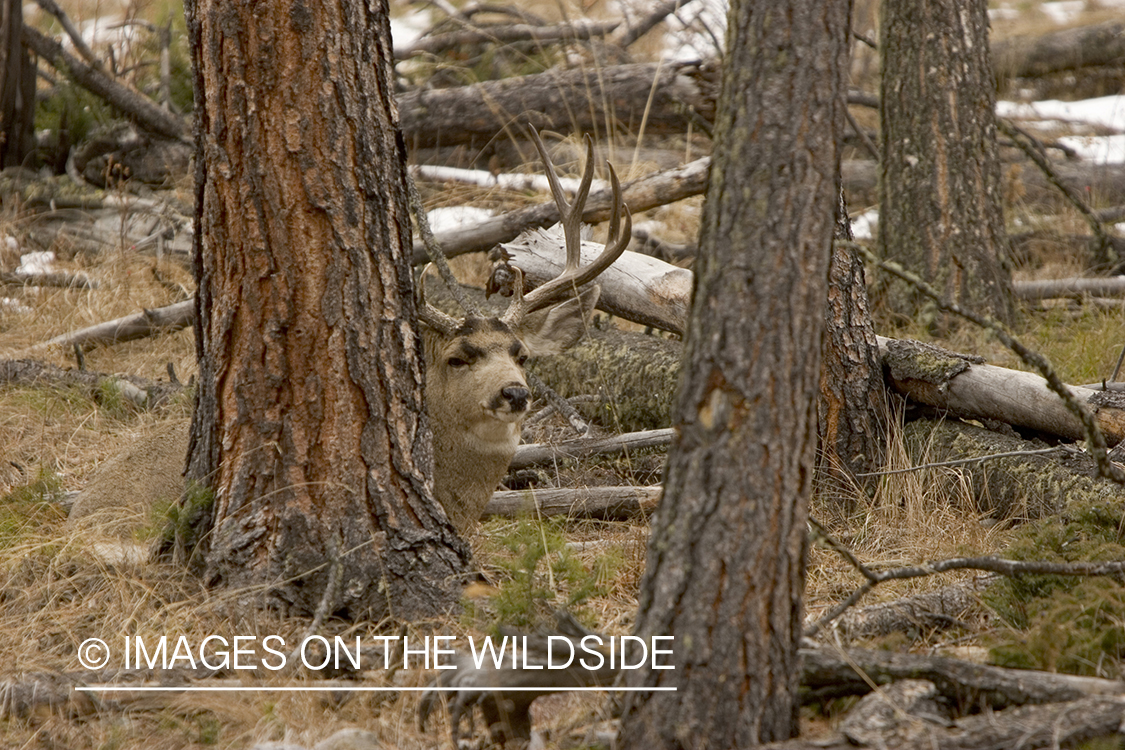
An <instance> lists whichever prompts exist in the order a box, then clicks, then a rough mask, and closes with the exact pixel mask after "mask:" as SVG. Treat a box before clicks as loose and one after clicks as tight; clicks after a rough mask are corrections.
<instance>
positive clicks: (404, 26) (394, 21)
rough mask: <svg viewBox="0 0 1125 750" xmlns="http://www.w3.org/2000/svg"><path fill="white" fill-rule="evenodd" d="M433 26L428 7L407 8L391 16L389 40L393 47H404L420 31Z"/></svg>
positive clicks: (413, 39) (412, 42) (414, 39)
mask: <svg viewBox="0 0 1125 750" xmlns="http://www.w3.org/2000/svg"><path fill="white" fill-rule="evenodd" d="M431 26H433V21H432V20H431V17H430V12H429V10H428V9H420V10H413V9H412V10H408V11H406V12H405V13H403V14H402V15H400V16H398V17H397V18H396V17H392V18H391V41H392V42H393V43H394V46H395V49H405V48H406V47H409V46H410V45H412V44H414V42H416V41H418V38H419V37H421V36H422V32H423V31H425V30H426V29H428V28H430V27H431Z"/></svg>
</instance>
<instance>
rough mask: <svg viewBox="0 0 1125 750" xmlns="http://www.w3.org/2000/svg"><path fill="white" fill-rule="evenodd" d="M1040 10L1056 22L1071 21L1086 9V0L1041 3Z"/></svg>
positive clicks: (1057, 0) (1060, 0) (1061, 0)
mask: <svg viewBox="0 0 1125 750" xmlns="http://www.w3.org/2000/svg"><path fill="white" fill-rule="evenodd" d="M1039 10H1041V11H1043V14H1044V15H1045V16H1047V17H1048V18H1050V19H1051V20H1052V21H1054V22H1055V23H1058V24H1064V23H1070V22H1071V21H1073V20H1074V19H1076V18H1078V16H1079V15H1080V14H1081V13H1082V11H1084V10H1086V0H1056V2H1051V3H1040V5H1039Z"/></svg>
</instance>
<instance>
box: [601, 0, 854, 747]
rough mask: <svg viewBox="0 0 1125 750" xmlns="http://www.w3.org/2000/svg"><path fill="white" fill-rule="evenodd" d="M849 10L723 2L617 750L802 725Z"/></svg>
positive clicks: (727, 741) (714, 740)
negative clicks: (696, 250) (669, 437)
mask: <svg viewBox="0 0 1125 750" xmlns="http://www.w3.org/2000/svg"><path fill="white" fill-rule="evenodd" d="M850 10H851V3H849V2H846V1H845V2H819V1H817V2H813V1H812V0H792V1H790V2H783V1H781V0H775V1H773V2H743V1H740V0H736V1H735V2H732V3H731V6H730V13H729V16H728V24H729V26H728V28H729V29H730V31H729V32H728V42H729V44H730V48H729V50H728V53H727V57H726V58H725V60H724V68H723V90H722V94H721V98H720V106H719V107H718V109H717V112H718V115H717V122H716V129H715V130H716V134H715V135H716V138H715V151H714V168H713V169H712V170H711V181H710V184H709V189H708V196H707V201H706V204H705V206H704V215H703V225H702V229H701V237H700V243H699V244H700V255H699V258H698V259H697V261H696V264H697V265H696V278H695V287H694V302H693V309H692V313H691V316H690V318H689V323H688V328H687V330H688V334H687V344H686V352H685V356H684V367H685V372H684V379H683V381H682V384H681V387H680V390H679V393H678V395H677V398H676V402H675V404H676V405H675V409H674V412H673V414H674V417H673V423H674V424H675V425H676V427H677V438H676V440H675V442H674V443H673V446H672V449H671V452H670V455H669V459H668V465H667V469H666V478H665V485H664V496H663V499H662V500H661V504H660V508H659V510H658V511H657V514H656V517H655V518H654V521H653V524H652V528H653V531H652V537H651V540H650V543H649V551H648V560H647V565H646V570H645V578H644V581H643V582H642V585H641V594H640V603H639V611H638V619H637V627H636V631H637V633H638V635H640V636H642V637H648V636H654V635H672V636H674V637H675V639H676V640H675V648H674V656H673V657H672V663H673V664H674V666H675V669H674V670H652V669H647V670H638V671H636V672H633V673H631V674H630V675H629V676H628V677H627V678H626V680H627V684H629V685H630V686H633V687H656V686H661V687H665V686H667V687H672V686H674V687H676V688H677V690H676V692H658V693H652V694H649V695H643V697H642V696H640V695H639V694H637V693H630V694H629V696H628V698H627V699H626V707H625V713H624V715H623V717H622V723H621V730H620V734H619V736H618V742H619V743H620V745H621V746H622V747H624V748H645V750H656V749H657V748H679V747H693V748H695V747H716V748H719V747H722V748H726V747H748V746H755V745H757V744H758V743H760V742H768V741H771V740H779V739H785V738H788V737H791V736H792V735H794V734H795V733H796V731H797V707H798V704H799V698H798V695H797V688H798V681H799V672H800V666H799V661H798V658H797V644H798V640H799V638H800V634H801V628H802V616H801V592H802V589H803V587H804V581H805V563H804V555H805V549H806V531H805V519H806V516H807V503H808V498H809V494H810V492H811V489H812V477H813V464H814V453H815V448H816V429H817V426H816V421H817V420H816V396H817V390H818V384H819V376H820V358H821V350H820V345H821V341H822V332H823V328H824V309H825V304H826V296H827V282H828V265H829V256H830V250H831V242H832V234H833V216H834V213H835V207H836V200H837V195H838V189H839V187H838V181H839V169H840V154H839V150H838V146H837V143H838V142H839V139H840V136H841V134H842V132H843V123H844V106H845V94H846V88H845V84H844V76H845V71H846V62H847V53H848V44H847V42H848V18H849V15H850Z"/></svg>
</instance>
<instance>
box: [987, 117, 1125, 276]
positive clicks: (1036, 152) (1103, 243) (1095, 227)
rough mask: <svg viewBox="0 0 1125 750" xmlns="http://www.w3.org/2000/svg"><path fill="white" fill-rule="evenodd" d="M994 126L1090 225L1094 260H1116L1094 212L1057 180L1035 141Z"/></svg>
mask: <svg viewBox="0 0 1125 750" xmlns="http://www.w3.org/2000/svg"><path fill="white" fill-rule="evenodd" d="M996 126H997V127H998V128H999V129H1000V132H1002V133H1004V135H1006V136H1008V137H1009V138H1011V139H1012V141H1014V142H1015V144H1016V146H1018V147H1019V148H1020V150H1021V151H1023V152H1024V153H1025V154H1027V156H1028V158H1029V159H1031V160H1032V161H1033V162H1035V166H1037V167H1039V169H1040V171H1042V172H1043V174H1044V176H1046V178H1047V181H1048V182H1050V183H1051V184H1052V185H1054V186H1055V187H1056V188H1058V190H1059V192H1061V193H1062V194H1063V197H1065V198H1066V199H1067V200H1068V201H1070V203H1071V205H1073V206H1074V207H1075V208H1076V209H1077V210H1078V212H1079V213H1081V214H1082V216H1083V217H1085V219H1086V223H1088V224H1089V225H1090V231H1091V232H1093V233H1094V237H1096V238H1097V241H1098V247H1097V251H1096V257H1095V260H1096V261H1097V262H1098V263H1099V264H1106V263H1111V262H1113V261H1114V260H1116V258H1111V257H1110V253H1111V252H1112V251H1113V249H1112V248H1113V245H1112V243H1111V241H1110V239H1109V234H1107V233H1106V231H1105V229H1104V228H1103V227H1102V223H1101V221H1100V220H1099V219H1098V217H1097V215H1095V214H1094V211H1093V210H1092V209H1091V208H1090V207H1089V206H1088V205H1086V201H1084V200H1082V196H1080V195H1079V194H1078V191H1077V190H1075V189H1074V188H1072V187H1071V186H1069V185H1067V184H1066V183H1065V182H1063V181H1062V179H1060V178H1059V176H1058V174H1056V173H1055V170H1054V169H1053V168H1052V167H1051V163H1050V162H1049V161H1047V158H1046V157H1045V156H1044V155H1043V153H1042V150H1041V149H1039V148H1035V146H1033V145H1032V144H1036V145H1038V144H1037V141H1035V139H1034V138H1033V137H1032V136H1031V135H1029V134H1028V133H1026V132H1025V131H1023V130H1022V129H1020V128H1018V127H1016V126H1015V125H1013V124H1012V123H1010V122H1006V121H1005V120H1001V119H1000V118H997V119H996Z"/></svg>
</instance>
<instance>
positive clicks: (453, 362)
mask: <svg viewBox="0 0 1125 750" xmlns="http://www.w3.org/2000/svg"><path fill="white" fill-rule="evenodd" d="M446 364H447V365H449V366H450V367H468V366H469V360H467V359H461V358H460V357H450V358H449V360H448V361H447V362H446Z"/></svg>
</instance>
